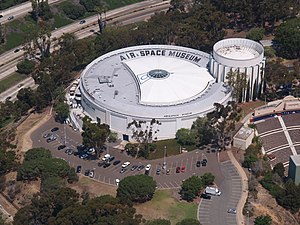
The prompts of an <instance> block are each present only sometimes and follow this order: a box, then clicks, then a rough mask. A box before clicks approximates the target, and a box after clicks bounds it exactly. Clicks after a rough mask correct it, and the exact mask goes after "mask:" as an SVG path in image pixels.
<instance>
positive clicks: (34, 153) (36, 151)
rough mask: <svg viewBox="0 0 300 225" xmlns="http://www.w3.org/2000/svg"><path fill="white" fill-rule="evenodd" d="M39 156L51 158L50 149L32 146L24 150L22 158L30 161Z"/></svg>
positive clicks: (39, 157)
mask: <svg viewBox="0 0 300 225" xmlns="http://www.w3.org/2000/svg"><path fill="white" fill-rule="evenodd" d="M41 158H47V159H50V158H52V155H51V151H50V150H49V149H45V148H32V149H29V150H28V151H27V152H26V154H25V158H24V160H25V161H32V160H36V159H41Z"/></svg>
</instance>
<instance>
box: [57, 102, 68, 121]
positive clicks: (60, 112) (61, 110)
mask: <svg viewBox="0 0 300 225" xmlns="http://www.w3.org/2000/svg"><path fill="white" fill-rule="evenodd" d="M54 109H55V112H56V114H55V118H56V119H57V120H58V121H59V122H61V123H64V122H65V121H66V119H67V118H68V117H69V113H70V108H69V106H68V104H66V103H64V102H58V103H57V104H55V106H54Z"/></svg>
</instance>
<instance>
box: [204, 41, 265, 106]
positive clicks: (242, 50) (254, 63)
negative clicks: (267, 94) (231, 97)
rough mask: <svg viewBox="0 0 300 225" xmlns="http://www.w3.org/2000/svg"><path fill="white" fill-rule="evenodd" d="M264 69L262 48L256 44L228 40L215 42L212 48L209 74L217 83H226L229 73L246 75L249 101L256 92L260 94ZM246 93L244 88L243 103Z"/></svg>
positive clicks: (253, 42)
mask: <svg viewBox="0 0 300 225" xmlns="http://www.w3.org/2000/svg"><path fill="white" fill-rule="evenodd" d="M264 68H265V58H264V48H263V46H262V45H261V44H260V43H258V42H255V41H252V40H249V39H243V38H229V39H224V40H221V41H219V42H217V43H216V44H215V45H214V47H213V55H212V59H211V62H210V72H211V74H212V75H213V76H214V77H215V78H216V81H217V82H224V81H226V76H227V74H228V72H229V71H236V72H238V73H244V74H246V77H247V83H248V82H249V99H250V100H252V99H253V97H254V96H257V95H258V92H262V88H261V85H262V78H263V75H264ZM246 92H247V91H246V88H245V93H244V96H243V100H244V101H245V99H246ZM254 92H256V93H255V94H254Z"/></svg>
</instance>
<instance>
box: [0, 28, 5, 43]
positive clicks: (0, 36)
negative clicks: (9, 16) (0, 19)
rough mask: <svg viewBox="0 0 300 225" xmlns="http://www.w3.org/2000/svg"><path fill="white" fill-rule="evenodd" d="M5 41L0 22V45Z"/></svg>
mask: <svg viewBox="0 0 300 225" xmlns="http://www.w3.org/2000/svg"><path fill="white" fill-rule="evenodd" d="M4 42H5V32H4V27H3V26H2V24H1V23H0V45H1V44H3V43H4Z"/></svg>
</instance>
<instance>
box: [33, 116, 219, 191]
mask: <svg viewBox="0 0 300 225" xmlns="http://www.w3.org/2000/svg"><path fill="white" fill-rule="evenodd" d="M54 127H58V128H59V129H58V130H57V131H54V132H51V131H50V130H51V129H52V128H54ZM47 133H53V136H55V137H56V140H54V141H51V142H49V143H47V141H46V139H47V138H43V135H45V134H47ZM32 141H33V147H45V148H47V149H50V150H51V151H52V154H53V155H54V157H59V158H63V159H65V160H66V161H67V162H68V163H69V164H70V165H71V166H73V167H74V168H75V169H76V167H77V166H78V165H80V166H81V167H82V169H81V173H82V174H84V173H85V171H86V170H94V176H93V178H94V179H96V180H98V181H100V182H103V183H107V184H110V185H116V179H119V180H121V179H122V178H124V177H125V176H129V175H137V174H143V173H145V169H143V170H141V171H138V170H137V169H135V170H131V168H132V166H133V165H137V166H139V165H144V166H146V165H147V164H151V169H150V170H149V175H150V176H152V177H154V179H155V180H156V182H157V186H158V188H167V189H169V188H178V187H180V185H181V182H182V180H184V179H186V178H188V177H190V176H192V175H203V174H204V173H206V172H211V173H213V174H214V175H215V176H216V183H217V184H220V183H221V181H222V180H223V176H222V175H221V172H220V168H219V164H218V160H217V155H216V153H207V152H206V150H205V149H203V150H195V151H192V152H188V153H182V154H180V155H177V156H170V157H166V169H165V170H164V169H163V163H164V161H163V159H157V160H141V159H134V158H132V157H130V156H127V153H126V152H122V151H121V150H120V149H118V148H115V147H116V146H115V145H113V144H112V145H111V144H108V145H107V149H106V151H105V152H103V153H102V156H101V157H103V156H104V155H105V154H107V153H109V154H110V155H112V156H114V157H115V159H114V161H116V160H120V161H121V163H119V164H118V165H113V162H114V161H112V162H111V165H110V166H109V167H107V168H103V167H98V163H99V162H101V160H100V159H98V160H84V159H80V158H79V157H78V156H74V155H68V154H66V153H65V149H67V148H71V149H73V150H74V151H76V148H77V146H78V145H80V144H81V135H80V133H79V132H75V131H73V130H72V129H71V128H70V127H69V126H68V125H63V124H58V123H56V122H55V121H53V120H50V121H49V122H48V123H46V124H44V125H43V126H42V127H40V128H39V129H38V130H36V131H35V132H34V133H33V134H32ZM64 144H65V145H66V146H67V147H66V148H65V149H62V150H57V148H58V146H60V145H64ZM203 159H207V161H208V163H207V164H206V166H202V165H201V166H200V167H197V165H196V163H197V161H202V160H203ZM126 161H129V162H130V165H129V166H128V169H127V170H126V171H125V172H124V173H120V171H121V169H122V168H121V166H122V164H123V163H124V162H126ZM177 167H179V168H180V170H179V171H178V173H176V168H177ZM183 167H184V169H182V168H183ZM157 169H160V170H161V172H160V174H159V175H158V174H157V173H156V172H157ZM166 170H170V172H169V173H168V174H166Z"/></svg>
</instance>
